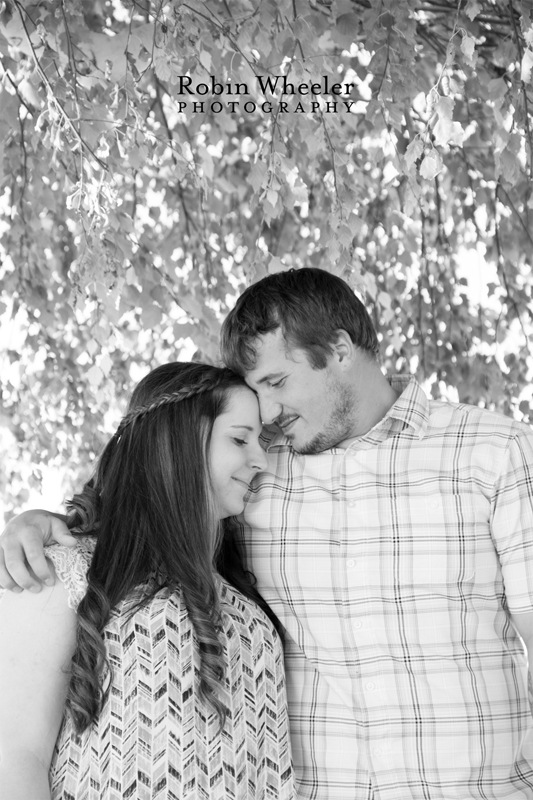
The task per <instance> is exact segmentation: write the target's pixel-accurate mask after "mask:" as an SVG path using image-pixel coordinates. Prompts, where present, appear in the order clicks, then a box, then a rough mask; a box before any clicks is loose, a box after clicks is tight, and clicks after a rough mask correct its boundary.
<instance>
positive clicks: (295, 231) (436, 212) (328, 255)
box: [0, 0, 533, 512]
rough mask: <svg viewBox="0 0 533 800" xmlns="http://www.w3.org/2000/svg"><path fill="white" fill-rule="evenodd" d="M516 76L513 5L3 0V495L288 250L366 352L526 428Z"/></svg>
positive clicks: (64, 461)
mask: <svg viewBox="0 0 533 800" xmlns="http://www.w3.org/2000/svg"><path fill="white" fill-rule="evenodd" d="M532 74H533V0H522V1H521V2H520V0H279V1H277V2H274V0H205V2H201V0H187V1H186V2H184V1H183V0H156V2H149V1H148V0H138V1H137V0H134V2H131V0H123V1H122V2H121V1H120V0H107V2H104V0H69V2H66V0H47V1H46V2H21V0H4V1H0V81H1V83H0V110H1V114H0V167H1V170H2V176H1V177H0V235H1V244H0V256H1V259H2V263H1V267H0V291H1V294H0V313H1V314H2V321H3V331H2V333H1V334H0V348H1V350H0V359H1V360H0V363H1V368H0V382H1V386H2V408H1V410H0V440H1V447H2V450H3V458H2V461H3V463H2V472H1V473H0V491H1V493H2V495H3V498H4V505H5V507H6V509H7V511H8V512H11V511H12V510H14V509H17V508H19V507H20V506H21V505H22V504H23V503H25V502H26V501H27V499H28V489H30V490H31V489H32V487H33V488H39V486H40V482H41V478H42V474H43V470H44V471H45V472H46V470H50V468H54V467H56V466H57V467H58V468H59V467H60V466H61V470H62V472H61V475H62V480H63V481H64V485H63V489H64V492H65V493H68V492H69V491H70V490H71V487H72V486H73V485H74V483H75V482H77V481H78V480H79V479H80V477H84V476H85V475H86V474H87V471H88V469H89V466H88V465H89V464H90V461H91V459H92V458H93V456H94V453H95V452H97V451H98V450H99V449H100V447H101V445H102V443H103V442H104V441H105V439H106V436H107V435H108V433H109V432H110V431H111V430H113V427H114V425H115V424H116V422H117V421H118V418H119V417H120V414H121V411H122V410H123V404H124V395H125V394H126V393H127V392H128V391H129V389H130V388H131V385H132V382H136V381H137V380H138V379H139V378H140V377H141V376H142V375H143V374H145V372H146V371H147V370H148V369H149V368H152V367H153V366H155V365H156V364H158V363H161V362H162V361H165V360H169V359H171V360H174V359H176V358H179V357H180V356H181V357H182V358H189V357H191V356H192V355H194V357H195V358H199V359H207V360H211V361H216V359H217V340H218V332H219V327H220V320H221V319H222V318H223V317H224V315H225V314H226V313H227V310H228V309H229V308H230V307H231V305H232V304H233V302H234V300H235V297H236V296H237V295H238V294H239V293H240V291H242V289H243V288H244V287H245V286H246V285H247V284H248V283H249V282H251V281H254V280H257V279H258V278H260V277H262V276H263V275H265V274H267V273H268V272H273V271H276V270H280V269H285V268H289V267H300V266H303V265H316V266H321V267H325V268H327V269H330V270H332V271H333V272H335V273H337V274H339V275H342V276H343V277H344V278H345V279H346V280H348V281H349V283H350V284H351V285H352V286H353V288H354V289H355V290H356V291H357V292H358V293H359V294H360V296H361V297H362V298H363V299H364V301H365V302H366V304H367V306H368V308H369V310H370V311H371V313H372V315H373V317H374V319H375V322H376V325H377V326H378V329H379V331H380V335H381V337H382V354H383V362H384V366H385V367H386V368H387V370H391V371H411V372H413V373H415V374H416V375H417V377H418V378H419V379H420V380H422V381H423V382H424V383H425V386H426V388H427V389H428V390H429V391H430V392H432V393H433V394H434V395H435V396H444V397H450V398H451V399H460V400H463V401H466V402H471V403H480V404H482V405H486V406H488V407H491V408H496V409H498V410H500V411H502V412H503V413H507V414H513V415H515V416H517V417H518V418H522V419H525V420H526V421H529V420H530V419H531V415H532V414H533V403H532V392H531V376H532V366H533V364H532V359H531V345H532V340H533V333H532V330H533V328H532V325H531V288H532V276H531V253H532V244H533V238H532V237H533V226H532V224H531V221H532V215H533V191H532V187H533V184H532V174H533V163H532V150H533V148H532V141H533V119H532V109H533V85H532ZM180 76H188V77H190V79H191V84H190V87H188V88H195V87H198V88H197V91H196V93H195V95H194V96H193V95H192V94H189V93H188V91H187V90H186V89H184V86H183V82H181V81H180ZM258 76H262V79H263V81H265V80H266V79H267V78H268V77H270V78H271V79H272V80H273V81H274V80H275V78H276V76H285V77H286V79H287V80H288V81H289V82H291V83H293V84H295V85H296V86H299V85H301V84H313V83H318V84H320V85H321V86H320V91H319V92H317V93H316V94H313V95H311V94H310V91H309V90H308V93H307V95H303V94H300V95H298V94H297V95H294V96H293V95H291V94H286V95H282V94H280V89H281V88H282V87H281V82H282V79H281V77H279V79H278V83H277V84H276V89H275V90H274V92H270V91H269V90H268V89H267V90H266V91H265V92H262V91H261V86H260V83H259V81H258ZM325 77H327V79H328V82H329V87H331V85H332V84H334V83H337V82H338V83H341V84H346V83H347V84H352V86H351V87H350V88H349V90H348V91H344V90H342V93H340V94H335V93H331V89H330V93H329V94H327V93H326V92H325V84H324V79H325ZM212 82H213V83H212ZM217 83H218V84H220V86H221V87H223V91H222V92H221V93H219V94H217V91H218V89H217V88H216V86H215V84H217ZM237 83H244V84H246V88H247V90H248V92H247V94H246V95H244V94H238V95H237V94H236V84H237ZM198 84H200V86H198ZM202 84H203V85H204V86H205V89H207V92H206V91H204V86H202ZM180 89H181V90H182V91H181V93H180ZM230 91H231V92H233V93H232V94H230ZM230 100H232V101H234V102H235V103H236V105H234V106H233V107H231V105H230V102H229V101H230ZM215 101H219V102H220V104H221V108H220V109H218V106H216V105H215V106H212V103H213V102H215ZM299 101H300V105H301V109H299V108H298V107H297V104H298V102H299ZM195 102H196V103H198V104H200V103H203V107H202V106H201V105H197V106H196V107H195V106H194V105H193V104H194V103H195ZM245 103H248V104H249V105H247V106H245ZM265 103H266V104H267V105H263V104H265ZM282 103H286V106H285V107H284V106H283V105H282ZM312 103H314V106H313V105H312ZM335 103H336V104H337V105H333V104H335ZM328 104H329V105H328ZM350 104H351V105H350Z"/></svg>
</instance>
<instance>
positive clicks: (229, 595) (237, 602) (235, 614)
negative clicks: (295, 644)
mask: <svg viewBox="0 0 533 800" xmlns="http://www.w3.org/2000/svg"><path fill="white" fill-rule="evenodd" d="M220 581H221V589H220V603H221V607H222V610H223V611H224V612H225V613H226V614H228V616H230V617H231V619H232V621H233V623H234V624H237V625H238V626H239V625H243V626H245V628H246V629H248V630H251V631H254V630H255V629H257V628H260V629H261V632H262V633H261V636H264V635H265V634H266V635H267V636H268V638H271V637H272V638H273V639H277V638H278V634H277V632H276V629H275V628H274V625H273V624H272V622H271V621H270V620H269V618H268V617H267V615H266V614H265V612H264V611H263V610H262V609H261V608H260V607H259V606H258V605H257V603H256V602H255V601H254V600H252V599H251V598H249V597H246V596H245V595H244V594H242V592H240V591H239V590H238V589H236V588H235V587H234V586H232V585H231V584H230V583H228V582H227V581H226V580H224V579H223V578H221V579H220Z"/></svg>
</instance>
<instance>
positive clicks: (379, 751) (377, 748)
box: [374, 747, 383, 756]
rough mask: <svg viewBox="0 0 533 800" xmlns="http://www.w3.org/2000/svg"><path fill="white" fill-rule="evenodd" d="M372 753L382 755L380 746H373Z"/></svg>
mask: <svg viewBox="0 0 533 800" xmlns="http://www.w3.org/2000/svg"><path fill="white" fill-rule="evenodd" d="M374 755H375V756H381V755H383V750H382V749H381V747H374Z"/></svg>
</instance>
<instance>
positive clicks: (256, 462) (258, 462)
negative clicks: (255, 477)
mask: <svg viewBox="0 0 533 800" xmlns="http://www.w3.org/2000/svg"><path fill="white" fill-rule="evenodd" d="M250 462H251V463H250V466H251V468H252V469H255V470H256V471H257V472H261V470H263V469H265V468H266V465H267V459H266V455H265V451H264V450H263V448H262V447H261V446H260V445H257V447H256V449H255V450H254V452H253V453H252V455H251V457H250Z"/></svg>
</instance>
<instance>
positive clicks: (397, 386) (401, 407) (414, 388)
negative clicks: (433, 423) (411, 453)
mask: <svg viewBox="0 0 533 800" xmlns="http://www.w3.org/2000/svg"><path fill="white" fill-rule="evenodd" d="M389 383H390V385H391V386H392V388H393V389H394V390H395V391H396V392H400V396H399V398H398V399H397V400H396V402H395V403H394V405H393V406H392V407H391V408H390V409H389V411H388V412H387V414H386V415H385V417H384V418H383V420H382V422H383V421H384V420H386V419H387V418H391V419H397V420H400V421H401V422H403V423H404V424H405V425H409V427H410V428H413V430H414V432H415V433H416V434H417V435H418V438H419V439H421V438H422V436H423V435H424V433H425V432H426V429H427V426H428V422H429V400H428V399H427V397H426V395H425V394H424V392H423V391H422V388H421V386H420V384H419V383H418V382H417V381H416V380H415V378H413V376H412V375H393V376H392V377H391V378H390V379H389ZM380 424H381V423H378V425H380Z"/></svg>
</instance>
